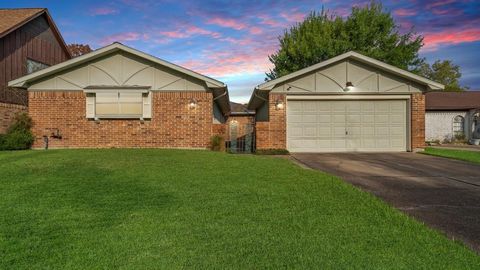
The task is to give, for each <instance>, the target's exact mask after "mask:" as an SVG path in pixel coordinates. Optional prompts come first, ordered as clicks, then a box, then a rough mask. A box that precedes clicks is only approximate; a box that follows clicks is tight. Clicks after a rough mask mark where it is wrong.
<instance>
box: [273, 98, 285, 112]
mask: <svg viewBox="0 0 480 270" xmlns="http://www.w3.org/2000/svg"><path fill="white" fill-rule="evenodd" d="M284 107H285V103H283V100H281V99H277V101H276V102H275V109H276V110H282V109H283V108H284Z"/></svg>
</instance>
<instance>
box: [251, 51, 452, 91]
mask: <svg viewBox="0 0 480 270" xmlns="http://www.w3.org/2000/svg"><path fill="white" fill-rule="evenodd" d="M347 58H350V59H354V60H357V61H360V62H362V63H365V64H368V65H371V66H374V67H376V68H378V69H381V70H384V71H387V72H390V73H392V74H395V75H397V76H400V77H403V78H405V79H408V80H411V81H414V82H417V83H419V84H421V85H425V86H427V87H428V88H429V90H441V89H444V88H445V86H444V85H443V84H440V83H437V82H434V81H432V80H429V79H427V78H424V77H421V76H418V75H415V74H413V73H411V72H408V71H405V70H403V69H400V68H397V67H394V66H392V65H389V64H386V63H383V62H381V61H378V60H375V59H373V58H370V57H367V56H364V55H361V54H359V53H356V52H353V51H350V52H347V53H344V54H341V55H339V56H336V57H333V58H330V59H328V60H326V61H323V62H320V63H318V64H315V65H313V66H310V67H307V68H304V69H301V70H298V71H296V72H293V73H290V74H288V75H285V76H282V77H280V78H277V79H275V80H271V81H268V82H265V83H262V84H260V85H258V86H257V87H256V89H258V90H272V89H273V88H274V87H275V86H276V85H278V84H280V83H282V82H285V81H288V80H290V79H293V78H296V77H298V76H301V75H304V74H307V73H309V72H312V71H315V70H317V69H320V68H322V67H325V66H328V65H331V64H334V63H336V62H339V61H342V60H344V59H347Z"/></svg>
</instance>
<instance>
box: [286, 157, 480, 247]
mask: <svg viewBox="0 0 480 270" xmlns="http://www.w3.org/2000/svg"><path fill="white" fill-rule="evenodd" d="M293 157H294V158H295V159H296V160H297V161H299V162H301V163H303V164H305V165H307V166H308V167H310V168H313V169H317V170H321V171H324V172H328V173H331V174H334V175H337V176H340V177H341V178H342V179H344V180H345V181H347V182H349V183H351V184H353V185H355V186H357V187H360V188H361V189H363V190H365V191H368V192H371V193H373V194H375V195H376V196H378V197H380V198H382V199H383V200H385V201H386V202H388V203H389V204H391V205H393V206H394V207H396V208H398V209H400V210H402V211H404V212H405V213H407V214H409V215H411V216H413V217H415V218H417V219H418V220H421V221H423V222H425V223H426V224H428V225H430V226H431V227H433V228H436V229H439V230H442V231H444V232H445V233H446V234H447V236H448V237H449V238H453V239H460V240H462V241H464V242H465V243H466V244H467V245H469V246H471V247H472V248H473V249H475V250H477V252H479V251H480V166H479V165H474V164H471V163H467V162H463V161H457V160H452V159H446V158H440V157H432V156H427V155H422V154H414V153H378V154H376V153H375V154H373V153H368V154H367V153H338V154H337V153H336V154H294V155H293Z"/></svg>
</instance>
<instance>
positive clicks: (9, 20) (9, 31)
mask: <svg viewBox="0 0 480 270" xmlns="http://www.w3.org/2000/svg"><path fill="white" fill-rule="evenodd" d="M67 59H70V54H69V52H68V50H67V47H66V45H65V42H64V41H63V38H62V36H61V35H60V33H59V31H58V29H57V27H56V26H55V23H54V22H53V20H52V18H51V16H50V15H49V13H48V11H47V9H44V8H24V9H23V8H20V9H0V133H4V132H5V131H6V129H7V128H8V126H9V125H10V123H11V122H12V119H13V118H14V116H15V115H16V114H17V113H19V112H22V111H26V106H27V93H26V91H24V90H18V89H12V88H9V87H7V83H8V81H10V80H13V79H16V78H19V77H21V76H24V75H26V74H30V73H32V72H35V71H37V70H40V69H42V68H45V67H48V66H51V65H55V64H58V63H60V62H63V61H65V60H67Z"/></svg>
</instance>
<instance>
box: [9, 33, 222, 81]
mask: <svg viewBox="0 0 480 270" xmlns="http://www.w3.org/2000/svg"><path fill="white" fill-rule="evenodd" d="M115 51H124V52H127V53H130V54H133V55H136V56H138V57H140V58H143V59H146V60H148V61H151V62H153V63H156V64H159V65H162V66H165V67H168V68H171V69H173V70H175V71H178V72H181V73H183V74H186V75H188V76H191V77H194V78H197V79H199V80H202V81H204V82H205V83H206V85H207V87H209V88H225V87H226V85H225V84H224V83H222V82H220V81H217V80H215V79H212V78H210V77H207V76H204V75H201V74H199V73H197V72H195V71H192V70H189V69H186V68H184V67H181V66H178V65H175V64H173V63H170V62H168V61H165V60H162V59H160V58H157V57H154V56H152V55H149V54H146V53H144V52H141V51H138V50H135V49H132V48H130V47H127V46H125V45H123V44H120V43H117V42H115V43H112V44H110V45H108V46H105V47H103V48H100V49H97V50H95V51H93V52H90V53H87V54H84V55H82V56H79V57H76V58H73V59H70V60H68V61H65V62H63V63H60V64H57V65H54V66H51V67H48V68H46V69H42V70H40V71H37V72H34V73H32V74H29V75H26V76H23V77H20V78H18V79H15V80H12V81H10V82H8V86H10V87H19V88H28V86H29V83H30V82H32V81H36V80H38V79H41V78H45V77H47V76H51V75H54V74H55V73H57V72H60V71H63V70H66V69H69V68H72V67H74V66H77V65H80V64H83V63H85V62H88V61H91V60H93V59H96V58H99V57H101V56H104V55H107V54H110V53H112V52H115Z"/></svg>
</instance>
